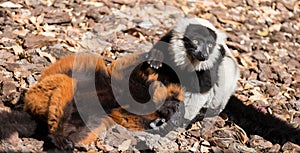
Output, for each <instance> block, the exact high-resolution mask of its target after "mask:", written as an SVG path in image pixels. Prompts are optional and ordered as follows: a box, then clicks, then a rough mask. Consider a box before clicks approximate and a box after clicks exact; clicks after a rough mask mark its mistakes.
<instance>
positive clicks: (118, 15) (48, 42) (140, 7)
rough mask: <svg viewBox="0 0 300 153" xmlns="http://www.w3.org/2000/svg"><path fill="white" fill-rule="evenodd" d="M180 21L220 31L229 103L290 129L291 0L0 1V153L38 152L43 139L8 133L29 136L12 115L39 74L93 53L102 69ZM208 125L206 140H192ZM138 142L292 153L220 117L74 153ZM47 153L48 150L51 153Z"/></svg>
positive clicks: (126, 148) (295, 106) (299, 38)
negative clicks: (232, 61) (231, 64)
mask: <svg viewBox="0 0 300 153" xmlns="http://www.w3.org/2000/svg"><path fill="white" fill-rule="evenodd" d="M184 16H187V17H201V18H205V19H207V20H209V21H210V22H211V23H212V24H213V25H215V26H216V27H217V28H219V29H221V30H222V31H224V32H226V34H227V36H228V41H227V45H228V47H229V48H230V49H231V50H232V52H233V53H234V55H235V57H236V58H237V61H238V64H239V68H240V70H241V76H240V79H239V82H238V89H237V91H236V94H235V95H236V96H237V97H238V98H239V99H241V100H242V101H243V102H244V103H245V104H246V105H250V104H251V105H254V106H257V108H259V109H261V110H262V111H265V112H266V113H270V114H273V115H274V116H276V117H278V118H280V119H282V120H284V121H286V122H287V123H289V124H291V125H293V126H294V127H297V128H300V60H299V59H300V1H298V0H183V1H179V0H170V1H168V0H166V1H164V0H162V1H159V0H127V1H125V0H111V1H109V0H103V1H97V0H89V1H82V0H70V1H55V0H10V1H3V0H2V1H0V70H1V73H0V87H1V88H0V138H1V141H0V151H1V152H41V151H46V150H47V149H48V148H45V145H44V144H45V143H46V142H44V141H43V140H38V139H36V138H35V137H34V136H30V137H28V136H25V137H24V136H22V135H21V134H20V132H18V131H23V133H24V131H26V132H27V133H26V132H25V133H26V135H32V134H33V135H34V128H35V125H36V123H35V121H33V120H30V119H28V118H30V117H29V115H28V114H27V113H25V112H21V111H19V110H21V108H22V97H23V94H24V92H25V91H26V89H28V88H29V87H30V86H32V85H33V84H35V83H36V81H37V79H38V78H39V76H40V74H41V72H42V71H43V69H44V68H45V67H46V66H47V65H49V64H51V63H54V62H55V61H56V60H58V59H59V58H60V57H62V56H64V55H68V54H73V53H77V52H93V53H97V54H99V55H102V56H103V57H104V59H105V61H106V62H107V64H109V63H110V62H111V61H113V60H115V59H117V58H119V57H122V56H125V55H127V54H130V53H132V52H141V51H149V49H150V48H151V47H152V45H153V44H154V43H155V42H156V41H157V40H159V38H160V37H161V36H162V35H164V34H165V33H166V32H167V31H168V30H170V28H172V26H173V25H174V23H175V22H176V19H177V18H180V17H184ZM24 118H25V119H24ZM12 119H16V120H18V121H19V122H17V123H15V122H14V123H12V122H11V121H10V120H12ZM27 119H28V120H27ZM211 120H213V121H214V122H211ZM204 123H205V124H204ZM210 124H211V126H209V129H207V130H206V133H205V132H200V131H201V127H203V125H210ZM20 125H22V126H20ZM116 130H117V131H118V132H114V131H116ZM208 133H210V134H208ZM137 137H138V138H137ZM142 139H147V141H146V143H145V144H144V145H145V146H147V148H150V149H149V150H147V151H144V152H148V151H152V152H154V151H156V152H167V151H168V152H174V151H178V150H180V151H183V152H285V153H289V152H295V153H296V152H300V146H299V145H296V144H293V143H290V142H287V143H285V144H283V145H279V144H272V143H271V142H270V141H267V140H265V139H263V138H262V137H260V136H258V135H247V133H245V132H244V131H243V130H242V129H241V128H239V127H238V126H237V125H235V124H234V123H232V124H228V123H227V121H226V120H224V119H222V118H221V117H215V118H213V119H207V120H204V121H201V122H197V123H195V124H194V126H193V127H192V128H191V129H189V130H184V129H178V130H177V131H173V132H171V133H169V134H168V135H167V136H166V137H160V136H158V135H152V134H149V133H146V132H140V133H133V134H132V133H130V132H128V131H126V129H123V128H122V127H119V126H116V127H115V130H110V131H108V133H107V135H106V139H105V140H104V139H99V140H98V141H97V142H95V143H93V144H91V145H89V146H81V147H78V148H76V149H75V151H76V152H79V151H90V152H130V151H134V152H138V150H139V148H138V147H137V146H138V145H137V142H138V140H142ZM53 149H54V148H51V147H50V149H49V150H48V151H58V150H55V149H54V150H53Z"/></svg>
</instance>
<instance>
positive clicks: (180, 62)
mask: <svg viewBox="0 0 300 153" xmlns="http://www.w3.org/2000/svg"><path fill="white" fill-rule="evenodd" d="M189 24H199V25H202V26H205V27H207V28H209V29H211V30H213V31H214V32H215V33H216V35H217V39H216V46H215V47H214V50H213V52H212V53H211V54H210V55H209V58H208V59H207V60H205V61H194V63H191V61H190V60H189V58H188V56H187V54H186V49H185V47H184V42H183V40H182V38H183V37H184V33H185V30H186V28H187V26H188V25H189ZM226 38H227V37H226V34H225V33H224V32H222V31H220V30H218V29H216V28H215V27H214V26H213V25H212V24H211V23H210V22H209V21H207V20H205V19H201V18H188V19H186V18H183V19H179V20H178V22H177V24H176V26H175V28H174V33H173V37H172V39H171V46H172V48H171V50H172V52H171V54H172V55H173V57H174V62H175V63H176V66H179V67H180V68H181V69H187V70H188V71H195V70H196V71H200V70H208V69H210V68H211V67H212V66H213V65H214V63H215V62H216V60H217V59H218V57H220V56H221V53H220V51H219V49H220V46H221V45H222V46H225V47H224V48H225V49H228V48H227V47H226V44H225V40H226Z"/></svg>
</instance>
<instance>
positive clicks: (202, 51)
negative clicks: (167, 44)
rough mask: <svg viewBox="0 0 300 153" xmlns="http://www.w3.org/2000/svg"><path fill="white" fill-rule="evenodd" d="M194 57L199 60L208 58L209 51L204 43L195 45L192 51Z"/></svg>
mask: <svg viewBox="0 0 300 153" xmlns="http://www.w3.org/2000/svg"><path fill="white" fill-rule="evenodd" d="M193 54H194V57H195V58H196V59H198V60H199V61H205V60H207V59H208V56H209V52H208V51H207V48H206V47H205V45H197V47H196V49H195V51H194V52H193Z"/></svg>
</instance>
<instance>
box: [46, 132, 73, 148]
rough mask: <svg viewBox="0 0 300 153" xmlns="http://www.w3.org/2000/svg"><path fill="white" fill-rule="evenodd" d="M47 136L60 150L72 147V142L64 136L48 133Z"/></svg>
mask: <svg viewBox="0 0 300 153" xmlns="http://www.w3.org/2000/svg"><path fill="white" fill-rule="evenodd" d="M49 137H50V138H51V139H52V142H53V143H54V145H55V146H56V147H58V148H59V149H61V150H73V149H74V143H73V142H72V141H71V140H69V139H68V138H66V137H64V136H61V135H50V136H49Z"/></svg>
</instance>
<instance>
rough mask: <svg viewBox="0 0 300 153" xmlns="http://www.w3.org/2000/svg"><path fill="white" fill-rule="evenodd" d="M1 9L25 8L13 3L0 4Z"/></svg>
mask: <svg viewBox="0 0 300 153" xmlns="http://www.w3.org/2000/svg"><path fill="white" fill-rule="evenodd" d="M0 7H5V8H22V7H23V6H22V5H20V4H15V3H12V2H4V3H1V4H0Z"/></svg>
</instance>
